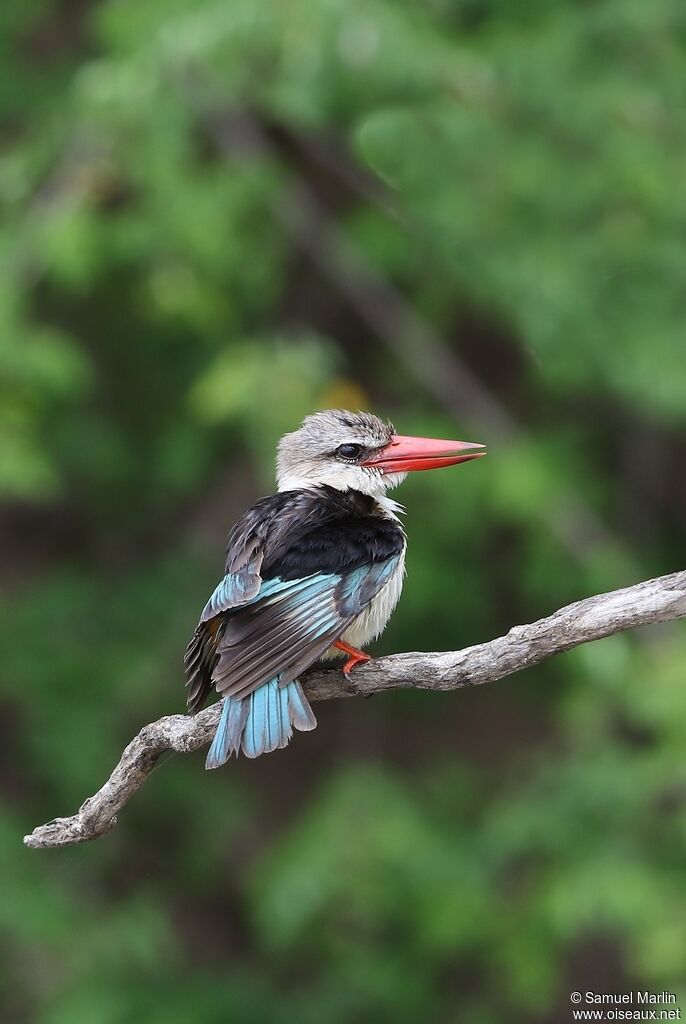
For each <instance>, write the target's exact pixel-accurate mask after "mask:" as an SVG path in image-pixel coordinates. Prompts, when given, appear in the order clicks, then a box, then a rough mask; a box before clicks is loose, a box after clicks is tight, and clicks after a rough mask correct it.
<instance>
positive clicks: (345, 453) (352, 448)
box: [336, 444, 362, 459]
mask: <svg viewBox="0 0 686 1024" xmlns="http://www.w3.org/2000/svg"><path fill="white" fill-rule="evenodd" d="M361 451H362V445H361V444H341V445H339V446H338V448H337V449H336V455H340V457H341V458H342V459H356V458H357V456H358V455H359V454H360V452H361Z"/></svg>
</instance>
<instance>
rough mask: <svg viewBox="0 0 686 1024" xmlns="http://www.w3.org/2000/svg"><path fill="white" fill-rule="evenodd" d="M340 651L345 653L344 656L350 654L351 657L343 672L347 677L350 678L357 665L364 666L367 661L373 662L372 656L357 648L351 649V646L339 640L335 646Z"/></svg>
mask: <svg viewBox="0 0 686 1024" xmlns="http://www.w3.org/2000/svg"><path fill="white" fill-rule="evenodd" d="M334 647H337V648H338V650H339V651H343V653H344V654H349V655H350V657H349V658H348V660H347V661H346V663H345V665H344V666H343V671H344V672H345V674H346V676H349V675H350V673H351V672H352V670H353V669H354V668H355V666H356V665H363V664H364V662H365V661H371V660H372V659H371V655H369V654H365V653H364V651H358V649H357V647H351V646H350V644H346V643H344V642H343V640H337V641H336V643H335V644H334Z"/></svg>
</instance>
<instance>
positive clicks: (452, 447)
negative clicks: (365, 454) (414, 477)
mask: <svg viewBox="0 0 686 1024" xmlns="http://www.w3.org/2000/svg"><path fill="white" fill-rule="evenodd" d="M485 454H486V448H485V446H484V445H482V444H474V443H473V442H472V441H439V440H437V439H436V438H433V437H404V436H403V435H402V434H394V435H393V437H392V438H391V442H390V444H388V445H386V447H385V448H383V449H382V450H381V451H380V452H377V454H376V455H372V456H371V458H369V459H365V461H364V462H363V463H362V465H363V466H372V467H373V468H374V469H380V470H381V472H382V473H407V472H409V471H410V470H417V469H441V468H442V467H443V466H456V465H457V464H458V463H459V462H470V461H471V460H472V459H480V458H481V456H482V455H485Z"/></svg>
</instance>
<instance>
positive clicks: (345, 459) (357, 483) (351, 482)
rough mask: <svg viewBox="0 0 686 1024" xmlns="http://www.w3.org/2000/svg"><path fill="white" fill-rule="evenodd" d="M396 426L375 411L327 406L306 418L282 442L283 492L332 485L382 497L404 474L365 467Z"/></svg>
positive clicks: (278, 470) (280, 480)
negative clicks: (380, 417) (351, 410)
mask: <svg viewBox="0 0 686 1024" xmlns="http://www.w3.org/2000/svg"><path fill="white" fill-rule="evenodd" d="M393 434H394V429H393V426H392V425H391V424H390V423H384V421H383V420H381V419H379V417H378V416H374V415H372V413H370V412H348V411H347V410H345V409H326V410H324V411H323V412H316V413H313V415H311V416H307V417H306V418H305V420H304V421H303V424H302V426H301V427H300V428H299V429H298V430H294V431H293V433H291V434H284V436H283V437H282V438H281V441H280V442H279V449H278V454H277V459H276V478H277V482H278V485H279V490H280V491H287V490H293V489H294V488H297V487H312V486H313V485H317V484H328V485H329V486H330V487H336V488H337V489H338V490H341V491H347V490H356V491H363V492H364V493H365V494H372V495H374V496H377V497H378V496H381V495H383V494H384V493H385V492H386V490H387V489H388V488H390V487H395V486H396V484H399V483H400V482H401V481H402V480H403V479H404V477H405V474H403V473H393V474H382V473H380V472H379V470H378V469H373V468H371V467H368V466H363V465H361V463H362V462H364V461H365V460H366V459H368V458H369V457H370V456H371V455H373V454H375V453H376V452H379V451H382V450H383V449H384V448H386V447H387V445H388V444H389V443H390V441H391V438H392V437H393Z"/></svg>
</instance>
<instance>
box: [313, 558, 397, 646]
mask: <svg viewBox="0 0 686 1024" xmlns="http://www.w3.org/2000/svg"><path fill="white" fill-rule="evenodd" d="M404 580H405V549H403V552H402V554H401V555H400V558H399V560H398V565H397V568H396V569H395V572H394V573H393V575H392V576H391V578H390V579H389V581H388V583H387V584H386V586H385V587H383V588H382V589H381V590H380V591H379V593H378V594H377V595H376V597H373V598H372V600H371V601H370V602H369V604H368V605H367V607H366V608H365V610H364V611H363V612H362V613H361V614H360V615H358V616H357V618H356V619H355V621H354V622H353V623H352V625H351V626H349V627H348V629H347V630H346V631H345V633H343V635H342V636H341V640H344V641H345V642H346V643H347V644H350V645H351V646H352V647H358V648H363V647H365V645H366V644H369V643H371V642H372V640H375V639H376V637H377V636H380V635H381V633H383V631H384V629H385V628H386V624H387V622H388V620H389V619H390V617H391V615H392V613H393V609H394V608H395V606H396V605H397V603H398V601H399V599H400V594H401V593H402V589H403V582H404ZM340 656H341V652H340V651H338V650H336V648H335V647H330V648H329V650H328V651H327V652H326V654H325V655H324V659H323V660H328V659H329V658H340Z"/></svg>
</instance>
